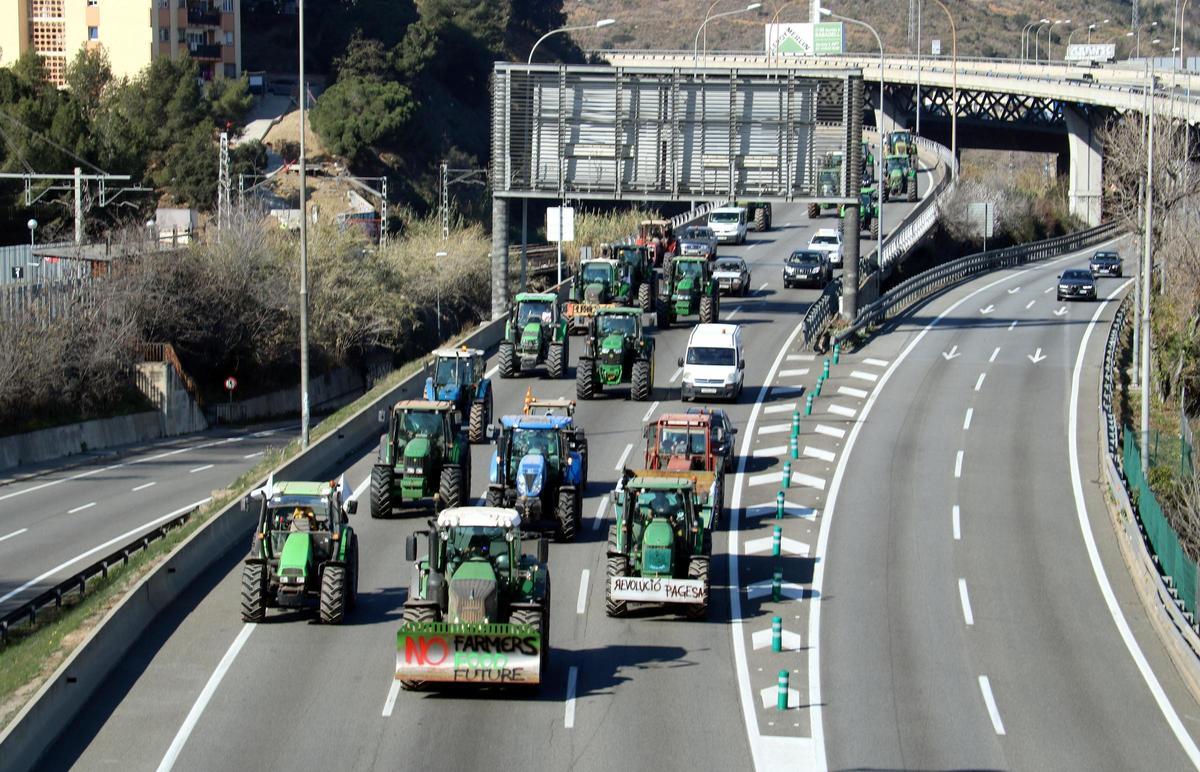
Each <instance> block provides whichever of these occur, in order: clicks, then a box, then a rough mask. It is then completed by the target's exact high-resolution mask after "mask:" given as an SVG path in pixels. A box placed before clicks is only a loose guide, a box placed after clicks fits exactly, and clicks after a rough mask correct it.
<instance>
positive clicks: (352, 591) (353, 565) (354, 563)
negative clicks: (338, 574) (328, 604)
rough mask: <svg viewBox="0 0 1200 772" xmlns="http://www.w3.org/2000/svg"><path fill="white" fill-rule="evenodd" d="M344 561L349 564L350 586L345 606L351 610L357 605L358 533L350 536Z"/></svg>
mask: <svg viewBox="0 0 1200 772" xmlns="http://www.w3.org/2000/svg"><path fill="white" fill-rule="evenodd" d="M346 563H348V564H349V566H350V587H349V589H348V591H347V598H346V608H348V609H349V610H351V611H353V610H354V609H355V608H357V607H358V534H354V535H353V536H351V537H350V549H349V550H347V551H346Z"/></svg>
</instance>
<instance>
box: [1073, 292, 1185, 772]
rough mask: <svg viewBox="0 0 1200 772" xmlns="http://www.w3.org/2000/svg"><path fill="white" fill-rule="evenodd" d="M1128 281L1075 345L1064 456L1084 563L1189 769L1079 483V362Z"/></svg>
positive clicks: (1179, 730)
mask: <svg viewBox="0 0 1200 772" xmlns="http://www.w3.org/2000/svg"><path fill="white" fill-rule="evenodd" d="M1132 281H1133V280H1132V279H1127V280H1126V281H1125V282H1124V283H1122V284H1121V286H1120V287H1117V289H1116V290H1115V291H1113V293H1112V294H1111V295H1109V297H1108V298H1107V299H1106V300H1105V301H1104V302H1103V303H1101V304H1100V307H1099V308H1097V309H1096V313H1095V314H1094V315H1093V316H1092V321H1091V323H1090V324H1089V325H1088V326H1087V329H1085V330H1084V331H1083V339H1082V340H1081V341H1080V342H1079V354H1078V356H1076V358H1075V371H1074V373H1072V375H1071V410H1070V412H1069V413H1068V414H1067V447H1068V454H1067V455H1068V461H1069V462H1070V466H1071V489H1072V492H1073V493H1074V495H1075V513H1076V516H1077V517H1078V520H1079V530H1080V532H1081V533H1082V534H1083V543H1084V546H1085V547H1086V548H1087V554H1088V560H1089V561H1091V564H1092V572H1093V573H1094V574H1095V575H1096V584H1098V585H1099V586H1100V594H1101V595H1103V596H1104V604H1105V605H1106V606H1108V613H1109V614H1110V615H1111V616H1112V619H1113V624H1115V625H1116V628H1117V632H1119V633H1120V634H1121V640H1122V641H1123V642H1124V643H1125V648H1126V649H1128V650H1129V655H1130V656H1131V657H1132V658H1133V662H1134V664H1135V665H1137V669H1138V671H1139V672H1140V673H1141V674H1142V679H1143V680H1144V681H1145V682H1146V686H1147V687H1148V688H1149V689H1150V693H1151V694H1152V695H1153V696H1154V701H1155V702H1156V703H1158V709H1159V710H1161V711H1162V714H1163V717H1164V718H1166V720H1167V724H1168V725H1169V726H1170V727H1171V731H1172V732H1174V733H1175V739H1177V740H1178V741H1179V744H1180V745H1181V746H1182V747H1183V751H1184V753H1186V754H1187V756H1188V758H1189V759H1190V760H1191V762H1192V765H1193V766H1195V767H1200V748H1197V747H1196V743H1195V742H1194V741H1193V740H1192V737H1191V735H1190V734H1188V731H1187V729H1186V728H1184V726H1183V722H1182V721H1180V720H1179V714H1177V713H1176V712H1175V708H1174V707H1173V706H1172V705H1171V700H1170V698H1168V697H1167V694H1166V692H1164V691H1163V688H1162V685H1161V684H1159V682H1158V678H1157V677H1156V676H1155V675H1154V671H1153V670H1152V669H1151V668H1150V663H1149V662H1147V661H1146V655H1145V654H1143V653H1142V649H1141V647H1140V646H1139V645H1138V642H1137V639H1136V638H1134V637H1133V632H1132V631H1131V630H1130V629H1129V623H1128V622H1127V621H1125V614H1124V613H1123V612H1122V611H1121V606H1120V604H1119V603H1118V602H1117V598H1116V596H1115V595H1114V594H1113V590H1112V585H1111V584H1110V583H1109V581H1108V574H1107V573H1105V571H1104V564H1103V563H1102V562H1101V561H1100V553H1099V551H1098V550H1097V549H1096V540H1095V538H1094V537H1093V536H1092V527H1091V523H1090V522H1089V518H1088V512H1087V504H1086V503H1085V502H1084V500H1083V480H1082V477H1081V476H1080V472H1079V439H1078V438H1079V381H1080V376H1081V374H1082V372H1083V360H1084V355H1085V354H1086V353H1087V344H1088V339H1089V338H1091V336H1092V330H1093V329H1095V327H1096V323H1097V321H1099V319H1100V314H1101V313H1103V312H1104V309H1105V307H1106V306H1108V303H1109V301H1111V300H1113V299H1114V298H1116V297H1117V296H1118V295H1120V293H1121V292H1123V291H1124V290H1125V288H1126V287H1128V286H1129V284H1130V282H1132Z"/></svg>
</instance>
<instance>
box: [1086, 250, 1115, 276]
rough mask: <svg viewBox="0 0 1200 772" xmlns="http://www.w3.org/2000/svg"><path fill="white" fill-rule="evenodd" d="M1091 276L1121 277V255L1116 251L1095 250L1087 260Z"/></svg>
mask: <svg viewBox="0 0 1200 772" xmlns="http://www.w3.org/2000/svg"><path fill="white" fill-rule="evenodd" d="M1088 268H1089V269H1090V270H1091V272H1092V275H1093V276H1116V277H1117V278H1120V277H1121V255H1119V254H1118V253H1116V252H1097V253H1096V254H1094V255H1092V259H1091V260H1090V261H1089V262H1088Z"/></svg>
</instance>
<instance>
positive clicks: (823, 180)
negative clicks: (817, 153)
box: [808, 151, 843, 220]
mask: <svg viewBox="0 0 1200 772" xmlns="http://www.w3.org/2000/svg"><path fill="white" fill-rule="evenodd" d="M842 157H843V154H842V152H841V151H835V152H832V153H826V154H825V158H824V159H823V160H822V161H821V166H820V168H819V170H818V171H817V190H816V196H817V198H818V199H821V200H820V201H816V202H814V203H811V204H809V205H808V219H810V220H815V219H817V218H818V217H820V216H821V215H822V214H824V212H825V210H826V209H830V208H833V209H837V208H838V204H837V202H836V201H830V200H829V199H836V198H839V197H840V196H841V193H842Z"/></svg>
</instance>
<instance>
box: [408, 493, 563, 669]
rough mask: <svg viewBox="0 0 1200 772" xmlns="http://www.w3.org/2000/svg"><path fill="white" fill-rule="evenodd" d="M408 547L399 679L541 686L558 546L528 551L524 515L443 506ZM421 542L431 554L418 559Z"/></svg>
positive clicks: (543, 545) (546, 659) (411, 538)
mask: <svg viewBox="0 0 1200 772" xmlns="http://www.w3.org/2000/svg"><path fill="white" fill-rule="evenodd" d="M430 524H431V525H433V526H434V530H432V531H430V530H426V531H417V532H416V533H414V534H412V535H411V536H409V537H408V539H407V540H406V542H405V545H404V546H405V558H406V560H408V561H409V562H410V563H412V564H413V576H412V582H411V585H410V587H409V590H408V599H407V600H405V602H404V617H403V621H402V623H401V626H400V630H399V632H398V633H397V634H396V680H398V681H399V682H400V686H401V687H402V688H404V689H422V688H426V687H427V686H429V685H441V684H478V685H482V686H521V687H526V686H528V687H536V686H537V685H538V684H540V683H541V681H542V680H543V679H544V678H545V677H546V676H547V675H548V669H547V668H548V665H549V657H550V569H549V565H548V562H547V558H548V556H549V545H548V542H547V541H546V539H544V538H543V539H539V541H538V550H537V556H536V557H534V556H532V555H525V554H522V553H521V516H520V515H519V514H517V512H516V511H515V510H512V509H502V508H499V507H458V508H455V509H444V510H442V511H441V512H440V513H439V514H438V517H437V521H436V522H434V521H431V522H430ZM418 539H421V540H423V541H424V542H425V545H426V549H425V554H424V555H422V556H420V558H419V559H418V556H417V546H418Z"/></svg>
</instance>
